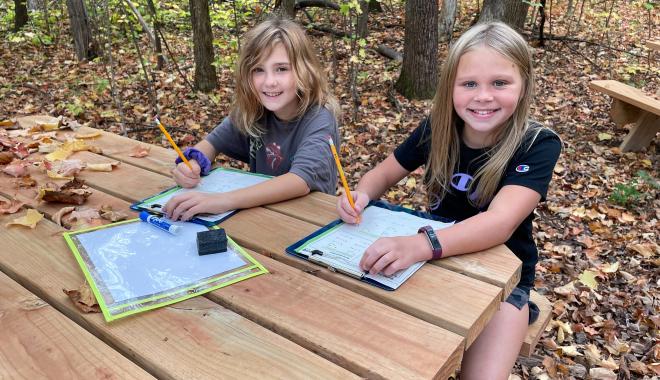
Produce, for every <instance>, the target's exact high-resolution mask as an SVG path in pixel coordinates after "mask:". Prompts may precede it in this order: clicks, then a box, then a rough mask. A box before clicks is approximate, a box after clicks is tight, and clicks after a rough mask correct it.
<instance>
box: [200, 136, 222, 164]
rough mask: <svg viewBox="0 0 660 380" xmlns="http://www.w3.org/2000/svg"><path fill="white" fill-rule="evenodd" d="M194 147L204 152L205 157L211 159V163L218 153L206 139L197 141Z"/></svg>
mask: <svg viewBox="0 0 660 380" xmlns="http://www.w3.org/2000/svg"><path fill="white" fill-rule="evenodd" d="M195 149H197V150H199V151H200V152H202V153H204V155H205V156H206V158H208V159H209V160H210V161H211V164H213V160H214V159H215V156H217V155H218V152H216V150H215V148H214V147H213V145H211V143H209V142H208V141H206V140H202V141H200V142H198V143H197V144H196V145H195Z"/></svg>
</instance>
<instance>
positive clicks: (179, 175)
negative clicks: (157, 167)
mask: <svg viewBox="0 0 660 380" xmlns="http://www.w3.org/2000/svg"><path fill="white" fill-rule="evenodd" d="M195 149H197V150H199V151H200V152H202V153H204V155H205V156H206V158H208V159H209V160H211V163H213V160H214V159H215V156H216V155H217V152H216V151H215V148H213V145H211V144H210V143H209V142H208V141H206V140H202V141H200V142H198V143H197V145H195ZM188 161H189V162H190V166H192V170H190V168H189V167H188V165H186V164H185V163H184V162H180V163H179V164H178V165H177V166H176V167H175V168H174V170H172V177H173V178H174V181H175V182H176V184H177V185H179V186H181V187H185V188H187V189H190V188H193V187H195V186H197V184H198V183H199V181H200V180H201V177H200V172H201V169H200V167H199V164H198V163H197V161H195V160H188Z"/></svg>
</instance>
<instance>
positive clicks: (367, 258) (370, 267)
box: [359, 234, 433, 276]
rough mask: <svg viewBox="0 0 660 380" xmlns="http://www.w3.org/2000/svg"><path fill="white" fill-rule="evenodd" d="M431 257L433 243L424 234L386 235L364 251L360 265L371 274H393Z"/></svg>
mask: <svg viewBox="0 0 660 380" xmlns="http://www.w3.org/2000/svg"><path fill="white" fill-rule="evenodd" d="M431 257H433V251H432V249H431V245H430V244H429V242H428V240H427V239H426V236H424V235H423V234H417V235H412V236H397V237H386V238H380V239H378V240H376V241H375V242H374V243H373V244H372V245H370V246H369V248H367V250H366V251H364V255H363V256H362V260H360V264H359V265H360V269H362V270H363V271H369V274H377V273H381V274H383V275H384V276H391V275H393V274H394V273H396V272H398V271H400V270H402V269H407V268H408V267H410V266H411V265H413V264H414V263H416V262H418V261H426V260H430V259H431Z"/></svg>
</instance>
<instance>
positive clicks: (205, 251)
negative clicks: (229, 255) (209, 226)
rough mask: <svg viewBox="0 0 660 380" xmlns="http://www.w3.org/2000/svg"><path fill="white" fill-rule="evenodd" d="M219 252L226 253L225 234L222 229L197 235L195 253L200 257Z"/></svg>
mask: <svg viewBox="0 0 660 380" xmlns="http://www.w3.org/2000/svg"><path fill="white" fill-rule="evenodd" d="M220 252H227V234H226V233H225V230H224V228H220V229H217V230H208V231H201V232H198V233H197V253H198V254H199V255H200V256H202V255H210V254H212V253H220Z"/></svg>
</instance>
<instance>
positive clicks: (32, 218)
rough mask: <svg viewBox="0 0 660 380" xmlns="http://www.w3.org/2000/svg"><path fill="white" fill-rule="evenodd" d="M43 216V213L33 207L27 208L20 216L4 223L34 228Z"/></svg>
mask: <svg viewBox="0 0 660 380" xmlns="http://www.w3.org/2000/svg"><path fill="white" fill-rule="evenodd" d="M43 218H44V215H43V214H41V213H40V212H39V211H37V210H35V209H31V208H29V209H28V210H27V213H26V214H25V215H24V216H21V217H20V218H16V219H14V220H12V221H11V222H9V223H7V224H5V226H7V227H9V226H25V227H30V228H32V229H34V228H35V227H36V226H37V223H39V222H40V221H41V219H43Z"/></svg>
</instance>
